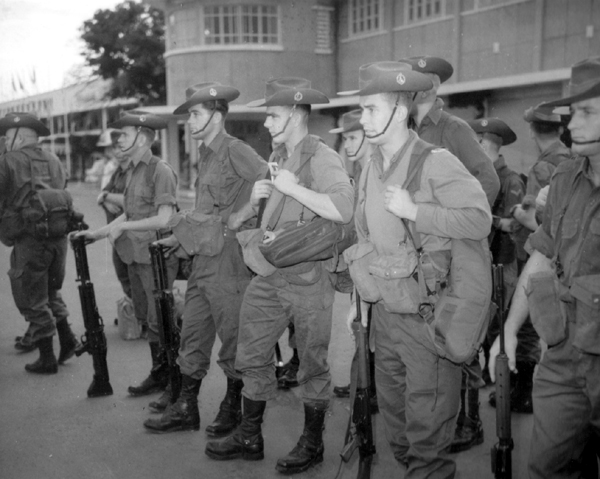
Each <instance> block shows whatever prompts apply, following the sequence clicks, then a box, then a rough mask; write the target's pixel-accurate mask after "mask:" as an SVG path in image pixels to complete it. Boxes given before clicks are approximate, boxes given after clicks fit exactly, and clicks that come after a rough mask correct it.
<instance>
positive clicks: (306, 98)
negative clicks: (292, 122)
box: [246, 88, 329, 108]
mask: <svg viewBox="0 0 600 479" xmlns="http://www.w3.org/2000/svg"><path fill="white" fill-rule="evenodd" d="M298 93H300V94H301V95H302V96H301V98H300V99H297V95H298ZM324 103H329V98H327V96H326V95H325V94H323V93H321V92H320V91H318V90H313V89H308V88H306V89H301V90H282V91H278V92H277V93H275V94H274V95H272V96H270V97H269V98H261V99H260V100H254V101H251V102H250V103H248V104H246V106H247V107H250V108H256V107H259V106H294V105H318V104H324Z"/></svg>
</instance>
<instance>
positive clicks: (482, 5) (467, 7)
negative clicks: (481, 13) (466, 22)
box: [462, 0, 528, 12]
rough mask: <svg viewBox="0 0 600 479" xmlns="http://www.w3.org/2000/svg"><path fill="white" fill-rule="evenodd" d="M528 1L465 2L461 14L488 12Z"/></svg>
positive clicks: (483, 0)
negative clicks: (495, 8) (477, 11)
mask: <svg viewBox="0 0 600 479" xmlns="http://www.w3.org/2000/svg"><path fill="white" fill-rule="evenodd" d="M526 1H528V0H467V1H465V2H464V3H463V5H462V9H463V12H472V11H476V10H489V9H492V8H494V7H502V6H508V5H511V4H515V3H523V2H526Z"/></svg>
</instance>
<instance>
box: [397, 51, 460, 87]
mask: <svg viewBox="0 0 600 479" xmlns="http://www.w3.org/2000/svg"><path fill="white" fill-rule="evenodd" d="M398 61H400V62H404V63H408V64H410V65H411V66H412V68H413V70H414V71H416V72H420V73H435V74H436V75H437V76H439V77H440V82H441V83H444V82H445V81H446V80H448V78H450V77H451V76H452V74H453V73H454V68H452V65H451V64H450V63H449V62H447V61H446V60H444V59H443V58H439V57H430V56H427V55H423V56H417V57H410V58H403V59H402V60H398Z"/></svg>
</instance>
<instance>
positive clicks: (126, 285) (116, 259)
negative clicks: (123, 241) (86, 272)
mask: <svg viewBox="0 0 600 479" xmlns="http://www.w3.org/2000/svg"><path fill="white" fill-rule="evenodd" d="M112 261H113V265H114V267H115V273H116V274H117V279H118V280H119V283H121V288H123V293H125V296H127V297H128V298H131V281H130V280H129V268H128V267H127V263H124V262H123V260H122V259H121V257H120V256H119V253H117V250H116V249H115V248H113V249H112Z"/></svg>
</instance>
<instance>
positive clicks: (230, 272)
mask: <svg viewBox="0 0 600 479" xmlns="http://www.w3.org/2000/svg"><path fill="white" fill-rule="evenodd" d="M251 278H252V273H251V272H250V270H249V269H248V267H247V266H246V265H245V263H244V260H243V258H242V253H241V249H240V244H239V243H238V241H237V239H236V238H229V237H225V245H224V247H223V251H222V252H221V253H220V254H219V255H217V256H212V257H209V256H202V255H198V256H196V257H195V258H194V261H193V265H192V273H191V275H190V278H189V279H188V284H187V290H186V293H185V307H184V312H183V325H182V328H181V343H180V347H179V358H178V359H177V364H179V367H180V369H181V373H182V374H185V375H186V376H190V377H192V378H194V379H202V378H203V377H204V376H206V373H207V372H208V369H209V367H210V356H211V352H212V348H213V345H214V343H215V338H216V336H217V335H218V336H219V339H220V340H221V348H220V349H219V359H218V361H217V363H218V364H219V366H220V367H221V368H222V369H223V371H224V372H225V375H226V376H227V377H230V378H232V379H241V374H240V373H239V372H237V371H236V370H235V356H236V350H237V341H238V326H239V318H240V307H241V305H242V300H243V298H244V292H245V291H246V287H247V286H248V283H250V279H251Z"/></svg>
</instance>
